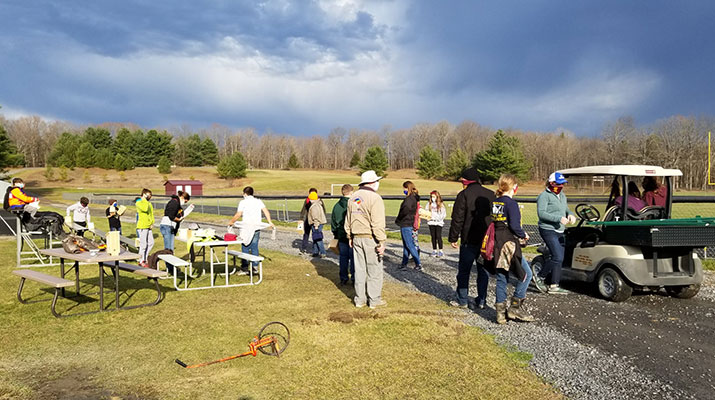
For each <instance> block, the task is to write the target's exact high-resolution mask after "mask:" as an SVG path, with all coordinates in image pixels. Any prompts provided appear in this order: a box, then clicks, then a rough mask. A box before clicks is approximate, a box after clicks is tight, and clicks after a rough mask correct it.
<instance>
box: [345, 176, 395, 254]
mask: <svg viewBox="0 0 715 400" xmlns="http://www.w3.org/2000/svg"><path fill="white" fill-rule="evenodd" d="M345 232H346V233H347V235H348V237H349V238H352V237H356V236H362V237H370V236H371V237H372V238H373V239H375V241H376V242H377V243H378V244H382V243H384V242H385V240H387V235H385V203H384V202H383V201H382V196H380V195H379V194H377V193H376V192H375V191H374V190H372V189H370V188H367V187H361V188H360V189H358V190H357V191H356V192H355V193H353V195H352V196H351V197H350V200H349V201H348V211H347V213H346V216H345Z"/></svg>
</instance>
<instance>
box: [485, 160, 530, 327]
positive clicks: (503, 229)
mask: <svg viewBox="0 0 715 400" xmlns="http://www.w3.org/2000/svg"><path fill="white" fill-rule="evenodd" d="M497 187H498V188H497V191H496V196H497V198H496V200H494V201H493V202H492V222H493V223H494V265H495V267H496V276H497V290H496V304H495V307H494V308H496V312H497V317H496V322H497V323H498V324H505V323H506V320H507V318H508V319H513V320H518V321H524V322H531V321H533V320H534V317H532V316H531V315H529V313H528V312H527V311H526V309H524V307H523V303H524V299H525V298H526V289H527V288H528V287H529V282H530V281H531V268H529V264H528V262H526V259H524V257H523V255H522V254H521V243H526V241H527V240H529V235H528V234H527V233H526V232H524V229H523V228H522V227H521V212H520V211H519V204H518V203H517V202H516V201H515V200H514V199H513V198H512V197H513V196H514V194H516V191H517V189H518V187H519V185H518V184H517V181H516V177H514V175H510V174H503V175H502V176H500V177H499V181H498V183H497ZM509 272H511V273H512V274H513V275H514V276H516V278H517V281H518V283H517V284H516V288H515V289H514V295H513V296H512V298H511V302H510V305H509V309H508V310H507V307H506V297H507V294H506V285H507V283H508V282H509Z"/></svg>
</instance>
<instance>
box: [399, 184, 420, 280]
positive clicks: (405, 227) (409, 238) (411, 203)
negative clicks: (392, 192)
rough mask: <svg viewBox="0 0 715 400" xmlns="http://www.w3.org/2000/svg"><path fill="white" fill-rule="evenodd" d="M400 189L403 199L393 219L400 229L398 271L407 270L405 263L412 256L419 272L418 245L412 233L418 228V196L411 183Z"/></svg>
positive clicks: (403, 185)
mask: <svg viewBox="0 0 715 400" xmlns="http://www.w3.org/2000/svg"><path fill="white" fill-rule="evenodd" d="M402 187H403V188H404V193H405V199H404V200H402V204H400V211H399V212H398V213H397V218H396V219H395V224H397V226H399V227H400V235H401V236H402V264H401V265H400V270H405V269H407V262H408V261H409V259H410V256H412V259H413V260H415V271H421V270H422V263H421V262H420V250H419V244H418V243H417V240H416V239H415V235H414V232H413V231H414V230H415V226H418V227H419V225H417V223H419V215H417V211H418V209H419V204H420V194H419V192H418V191H417V188H416V187H415V184H414V183H412V182H411V181H405V182H404V183H403V184H402Z"/></svg>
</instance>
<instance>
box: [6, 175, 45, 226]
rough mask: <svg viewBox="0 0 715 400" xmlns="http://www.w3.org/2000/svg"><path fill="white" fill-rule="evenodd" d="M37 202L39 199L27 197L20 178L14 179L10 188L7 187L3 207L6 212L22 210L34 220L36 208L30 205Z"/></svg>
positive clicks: (23, 183)
mask: <svg viewBox="0 0 715 400" xmlns="http://www.w3.org/2000/svg"><path fill="white" fill-rule="evenodd" d="M38 201H40V199H39V198H37V197H32V196H28V195H27V193H25V182H24V181H23V180H22V179H21V178H14V179H13V180H12V187H9V188H8V189H7V192H6V193H5V200H4V205H5V209H6V210H8V211H18V210H22V211H24V212H26V213H28V214H30V216H31V217H33V218H34V217H35V213H36V212H37V210H38V208H37V207H35V206H34V205H32V203H36V202H38Z"/></svg>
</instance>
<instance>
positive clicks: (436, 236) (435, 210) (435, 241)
mask: <svg viewBox="0 0 715 400" xmlns="http://www.w3.org/2000/svg"><path fill="white" fill-rule="evenodd" d="M429 196H430V197H429V203H428V207H427V208H428V209H429V211H430V215H431V216H430V219H429V221H427V225H428V226H429V234H430V236H431V237H432V257H442V256H444V252H443V251H442V246H443V244H442V227H443V226H444V218H445V217H446V216H447V208H446V207H445V206H444V202H443V201H442V196H441V195H440V194H439V192H438V191H436V190H433V191H432V192H431V193H430V194H429ZM438 248H439V253H438V252H437V250H438Z"/></svg>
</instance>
